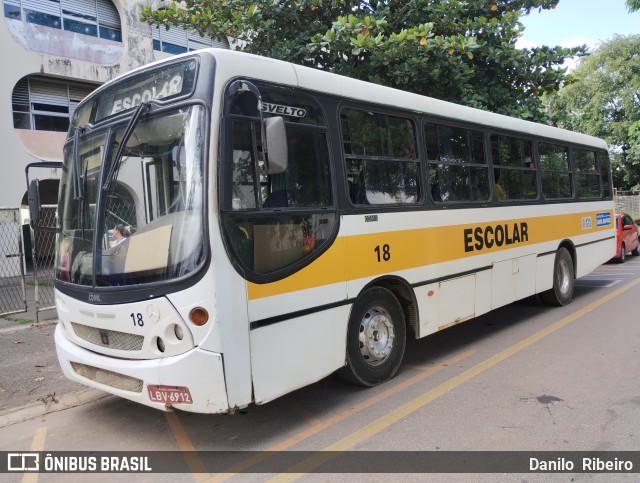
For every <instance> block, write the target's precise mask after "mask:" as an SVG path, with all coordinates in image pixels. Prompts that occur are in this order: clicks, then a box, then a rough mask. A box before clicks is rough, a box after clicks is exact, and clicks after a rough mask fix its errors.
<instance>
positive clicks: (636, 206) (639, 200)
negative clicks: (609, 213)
mask: <svg viewBox="0 0 640 483" xmlns="http://www.w3.org/2000/svg"><path fill="white" fill-rule="evenodd" d="M614 200H615V205H616V211H624V212H625V213H628V214H630V215H631V218H633V219H634V220H635V221H636V223H638V222H639V221H640V191H618V190H616V192H615V196H614Z"/></svg>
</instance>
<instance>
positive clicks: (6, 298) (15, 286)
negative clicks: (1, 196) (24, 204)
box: [0, 208, 27, 315]
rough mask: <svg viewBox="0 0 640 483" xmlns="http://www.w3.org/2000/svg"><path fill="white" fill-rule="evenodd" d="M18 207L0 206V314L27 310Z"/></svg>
mask: <svg viewBox="0 0 640 483" xmlns="http://www.w3.org/2000/svg"><path fill="white" fill-rule="evenodd" d="M24 283H25V280H24V265H23V257H22V225H21V223H20V210H19V209H18V208H0V315H7V314H16V313H19V312H26V311H27V297H26V293H25V285H24Z"/></svg>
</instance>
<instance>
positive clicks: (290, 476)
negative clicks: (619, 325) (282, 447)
mask: <svg viewBox="0 0 640 483" xmlns="http://www.w3.org/2000/svg"><path fill="white" fill-rule="evenodd" d="M638 284H640V279H636V280H634V281H633V282H631V283H628V284H627V285H625V286H623V287H621V288H619V289H618V290H615V291H613V292H611V293H610V294H608V295H606V296H604V297H602V298H601V299H599V300H596V301H595V302H593V303H591V304H589V305H587V306H586V307H584V308H582V309H580V310H578V311H577V312H574V313H573V314H571V315H568V316H567V317H565V318H563V319H561V320H559V321H558V322H555V323H553V324H551V325H550V326H548V327H546V328H545V329H542V330H540V331H538V332H536V333H535V334H533V335H531V336H529V337H527V338H526V339H524V340H522V341H520V342H518V343H517V344H514V345H512V346H511V347H509V348H507V349H505V350H503V351H501V352H498V353H497V354H495V355H493V356H491V357H489V358H488V359H485V360H484V361H482V362H480V363H479V364H476V365H475V366H473V367H472V368H470V369H468V370H466V371H464V372H462V373H460V374H458V375H457V376H455V377H452V378H451V379H449V380H448V381H447V382H444V383H442V384H440V385H439V386H438V387H436V388H434V389H432V390H431V391H429V392H426V393H424V394H423V395H421V396H419V397H417V398H415V399H414V400H412V401H409V402H408V403H406V404H404V405H402V406H400V407H399V408H396V409H394V410H393V411H391V412H390V413H388V414H386V415H384V416H382V417H380V418H377V419H376V420H375V421H374V422H373V423H371V424H369V425H367V426H365V427H364V428H362V429H360V430H358V431H356V432H354V433H352V434H351V435H349V436H347V437H345V438H343V439H341V440H340V441H337V442H336V443H334V444H332V445H330V446H327V447H326V448H325V449H324V450H322V451H320V452H318V453H317V454H315V455H314V456H311V457H310V458H307V459H306V460H304V461H303V462H301V463H299V464H297V465H295V466H293V467H292V468H290V469H289V470H287V472H286V473H283V474H280V475H277V476H276V477H274V478H273V479H272V480H269V481H278V482H282V481H295V480H297V479H298V478H300V477H301V476H302V475H304V474H306V473H309V472H311V471H313V470H314V469H316V468H318V467H319V466H321V465H323V464H325V463H326V462H328V461H330V460H331V459H333V458H334V457H335V453H331V452H335V451H347V450H349V449H351V448H353V447H354V446H356V445H357V444H358V443H361V442H362V441H364V440H366V439H368V438H370V437H372V436H373V435H375V434H377V433H379V432H380V431H382V430H383V429H386V428H388V427H389V426H391V425H392V424H394V423H396V422H398V421H399V420H401V419H403V418H405V417H406V416H408V415H409V414H411V413H413V412H415V411H417V410H418V409H420V408H422V407H424V406H426V405H427V404H429V403H430V402H432V401H434V400H436V399H438V398H439V397H440V396H443V395H445V394H447V393H448V392H450V391H451V390H453V389H455V388H457V387H458V386H461V385H462V384H464V383H465V382H467V381H469V380H470V379H473V378H474V377H476V376H477V375H479V374H482V373H483V372H485V371H486V370H488V369H490V368H492V367H493V366H495V365H496V364H498V363H500V362H502V361H504V360H505V359H507V358H508V357H511V356H513V355H514V354H517V353H518V352H520V351H522V350H524V349H526V348H528V347H530V346H531V345H533V344H535V343H536V342H539V341H540V340H542V339H543V338H545V337H547V336H548V335H550V334H553V333H554V332H556V331H557V330H559V329H561V328H563V327H564V326H566V325H568V324H570V323H571V322H573V321H575V320H577V319H579V318H580V317H583V316H584V315H586V314H588V313H589V312H592V311H593V310H595V309H596V308H598V307H600V306H602V305H604V304H606V303H607V302H609V301H611V300H612V299H614V298H616V297H618V296H620V295H622V294H623V293H625V292H626V291H628V290H629V289H632V288H633V287H635V286H636V285H638Z"/></svg>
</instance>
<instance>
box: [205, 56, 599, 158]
mask: <svg viewBox="0 0 640 483" xmlns="http://www.w3.org/2000/svg"><path fill="white" fill-rule="evenodd" d="M207 50H208V51H210V52H211V53H212V54H213V55H214V56H215V57H216V59H217V65H218V69H220V67H222V66H224V65H225V64H227V63H229V64H230V69H229V68H224V67H223V68H222V69H221V70H222V71H224V72H225V73H226V72H228V71H229V70H232V71H233V72H235V76H237V75H238V74H239V73H242V75H247V76H249V77H254V78H260V79H264V80H267V81H273V82H278V83H280V84H288V85H291V86H295V87H300V88H304V89H309V90H312V91H316V92H321V93H325V94H330V95H334V96H337V97H340V98H345V99H352V100H356V101H363V102H368V103H371V102H373V103H375V104H379V105H382V106H388V107H391V108H397V109H406V110H410V111H413V112H416V113H422V114H428V115H432V116H435V117H439V118H445V119H449V120H452V121H460V122H470V123H474V124H479V125H482V126H486V127H491V128H495V129H501V130H508V131H515V132H518V133H523V134H526V135H531V136H540V137H545V138H551V139H558V140H561V141H565V142H572V143H576V144H584V145H589V146H594V147H598V148H602V149H607V143H606V142H605V141H603V140H602V139H599V138H596V137H593V136H589V135H586V134H581V133H576V132H573V131H568V130H566V129H560V128H556V127H553V126H548V125H546V124H541V123H536V122H531V121H525V120H522V119H517V118H514V117H509V116H505V115H502V114H496V113H492V112H489V111H483V110H480V109H476V108H472V107H467V106H463V105H460V104H455V103H452V102H447V101H442V100H439V99H434V98H432V97H427V96H422V95H419V94H413V93H410V92H406V91H402V90H399V89H394V88H391V87H386V86H382V85H378V84H373V83H370V82H366V81H362V80H358V79H353V78H350V77H345V76H341V75H337V74H332V73H330V72H325V71H322V70H319V69H312V68H309V67H304V66H300V65H295V64H291V63H288V62H284V61H280V60H276V59H271V58H268V57H261V56H257V55H253V54H247V53H244V52H237V51H231V50H223V49H207ZM245 62H246V64H244V63H245Z"/></svg>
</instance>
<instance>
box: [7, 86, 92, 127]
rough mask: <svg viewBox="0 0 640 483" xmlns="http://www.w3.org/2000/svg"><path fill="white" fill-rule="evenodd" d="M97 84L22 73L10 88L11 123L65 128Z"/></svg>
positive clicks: (21, 125)
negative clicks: (22, 75) (11, 89)
mask: <svg viewBox="0 0 640 483" xmlns="http://www.w3.org/2000/svg"><path fill="white" fill-rule="evenodd" d="M96 87H97V86H95V85H92V84H85V83H80V82H65V81H58V80H54V79H50V78H47V77H43V76H29V77H23V78H22V79H20V81H18V83H17V84H16V86H15V87H14V89H13V95H12V96H11V103H12V106H13V127H14V128H16V129H32V130H37V131H62V132H64V131H67V130H68V129H69V120H70V119H71V116H72V115H73V112H74V111H75V109H76V107H77V106H78V104H79V103H80V101H81V100H82V99H84V98H85V97H86V96H87V95H88V94H89V93H90V92H91V91H93V90H94V89H95V88H96Z"/></svg>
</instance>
